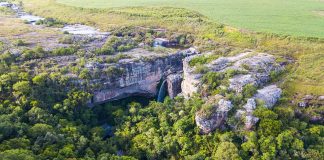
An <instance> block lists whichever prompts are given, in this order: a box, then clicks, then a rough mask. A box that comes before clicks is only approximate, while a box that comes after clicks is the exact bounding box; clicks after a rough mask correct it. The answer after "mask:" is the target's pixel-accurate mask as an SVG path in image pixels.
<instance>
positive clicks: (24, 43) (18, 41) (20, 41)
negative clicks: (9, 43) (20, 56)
mask: <svg viewBox="0 0 324 160" xmlns="http://www.w3.org/2000/svg"><path fill="white" fill-rule="evenodd" d="M15 44H16V46H25V45H27V43H26V42H24V41H23V40H21V39H18V40H17V41H16V42H15Z"/></svg>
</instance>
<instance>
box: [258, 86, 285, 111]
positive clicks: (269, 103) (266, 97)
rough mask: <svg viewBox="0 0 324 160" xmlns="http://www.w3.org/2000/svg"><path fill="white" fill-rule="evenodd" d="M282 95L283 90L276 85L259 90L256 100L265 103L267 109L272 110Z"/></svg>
mask: <svg viewBox="0 0 324 160" xmlns="http://www.w3.org/2000/svg"><path fill="white" fill-rule="evenodd" d="M281 94H282V90H281V89H280V88H278V87H277V86H276V85H270V86H266V87H264V88H262V89H259V90H258V91H257V94H256V95H255V96H254V98H255V99H259V100H261V101H263V102H264V105H265V106H266V107H267V108H272V107H273V106H274V105H275V104H276V103H277V101H278V100H279V98H280V97H281Z"/></svg>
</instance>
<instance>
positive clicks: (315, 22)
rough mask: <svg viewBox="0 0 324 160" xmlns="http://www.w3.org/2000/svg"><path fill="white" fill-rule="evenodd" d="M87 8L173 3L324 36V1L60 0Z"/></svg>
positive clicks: (240, 23)
mask: <svg viewBox="0 0 324 160" xmlns="http://www.w3.org/2000/svg"><path fill="white" fill-rule="evenodd" d="M57 2H58V3H62V4H67V5H71V6H77V7H85V8H112V7H128V6H171V7H179V8H186V9H190V10H194V11H198V12H200V13H202V14H203V15H205V16H207V17H209V18H211V19H214V20H216V21H217V22H221V23H224V24H227V25H230V26H233V27H236V28H241V29H248V30H251V31H261V32H270V33H278V34H287V35H294V36H306V37H321V38H323V37H324V15H323V11H324V0H57Z"/></svg>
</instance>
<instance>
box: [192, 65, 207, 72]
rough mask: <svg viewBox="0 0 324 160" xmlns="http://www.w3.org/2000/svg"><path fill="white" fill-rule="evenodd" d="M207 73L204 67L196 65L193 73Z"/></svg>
mask: <svg viewBox="0 0 324 160" xmlns="http://www.w3.org/2000/svg"><path fill="white" fill-rule="evenodd" d="M208 71H209V69H208V67H206V66H204V65H200V64H199V65H197V66H196V68H195V73H197V74H204V73H207V72H208Z"/></svg>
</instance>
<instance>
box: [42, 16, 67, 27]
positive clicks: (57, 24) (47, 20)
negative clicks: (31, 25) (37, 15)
mask: <svg viewBox="0 0 324 160" xmlns="http://www.w3.org/2000/svg"><path fill="white" fill-rule="evenodd" d="M36 25H45V26H47V27H63V26H64V22H61V21H58V20H56V19H54V18H45V19H44V20H39V21H37V22H36Z"/></svg>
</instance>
